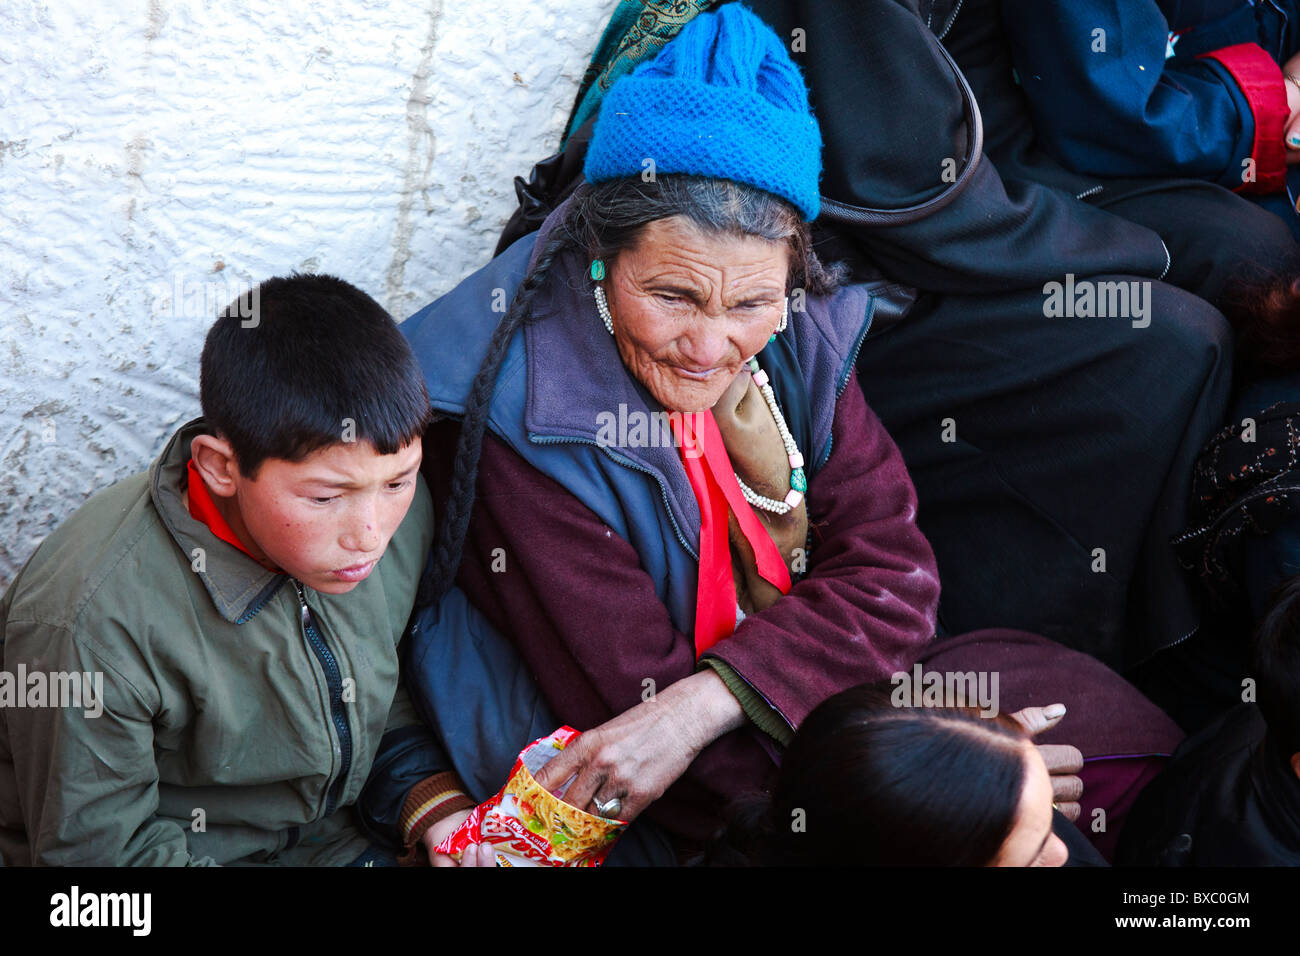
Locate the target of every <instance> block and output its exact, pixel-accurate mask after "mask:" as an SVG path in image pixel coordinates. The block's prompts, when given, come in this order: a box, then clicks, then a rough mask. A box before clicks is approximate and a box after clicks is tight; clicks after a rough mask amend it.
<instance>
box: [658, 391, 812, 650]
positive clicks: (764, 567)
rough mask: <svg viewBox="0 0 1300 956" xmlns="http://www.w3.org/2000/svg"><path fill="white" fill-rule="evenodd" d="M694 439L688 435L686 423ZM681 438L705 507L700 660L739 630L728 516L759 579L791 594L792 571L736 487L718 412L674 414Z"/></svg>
mask: <svg viewBox="0 0 1300 956" xmlns="http://www.w3.org/2000/svg"><path fill="white" fill-rule="evenodd" d="M688 418H689V419H690V420H691V422H692V423H693V424H694V426H695V427H694V434H687V433H686V428H687V424H686V420H687V419H688ZM668 420H669V421H670V422H672V424H673V431H674V432H675V433H676V437H677V450H678V454H680V455H681V459H682V464H683V465H685V466H686V477H687V478H688V479H689V480H690V483H691V490H692V491H693V492H695V500H696V501H697V502H699V505H700V578H699V584H698V585H697V586H696V590H695V657H696V659H699V657H700V656H701V655H703V654H704V652H705V651H707V650H708V649H709V648H710V647H712V646H713V645H714V644H716V643H718V641H720V640H722V639H723V638H724V637H727V636H728V635H729V634H731V633H732V631H734V630H735V629H736V582H735V580H734V579H733V577H732V574H731V543H730V540H729V538H728V536H727V511H728V510H730V511H732V512H733V513H734V514H735V515H736V520H737V522H738V523H739V524H740V530H741V532H742V533H743V534H744V535H745V539H746V540H747V541H749V546H750V547H751V548H753V549H754V558H755V563H756V565H757V567H758V573H759V576H761V577H762V578H763V580H765V581H767V582H768V583H770V584H772V585H773V586H774V587H777V588H779V589H780V591H781V593H782V594H788V593H790V569H789V568H787V567H786V565H785V561H784V560H782V558H781V553H780V552H779V551H778V550H777V548H776V542H774V541H773V540H772V536H771V535H770V534H768V533H767V529H766V528H764V527H763V523H762V522H761V521H759V520H758V516H757V515H755V514H754V510H753V508H751V507H750V504H749V502H748V501H746V500H745V496H744V494H743V493H742V492H741V490H740V485H738V484H737V483H736V473H735V471H734V470H733V469H732V467H731V459H730V458H729V457H728V456H727V448H726V446H725V445H724V444H723V443H722V433H721V432H720V431H718V423H717V421H716V420H715V419H714V417H713V411H712V410H711V409H710V410H707V411H703V412H698V413H696V414H693V415H669V416H668Z"/></svg>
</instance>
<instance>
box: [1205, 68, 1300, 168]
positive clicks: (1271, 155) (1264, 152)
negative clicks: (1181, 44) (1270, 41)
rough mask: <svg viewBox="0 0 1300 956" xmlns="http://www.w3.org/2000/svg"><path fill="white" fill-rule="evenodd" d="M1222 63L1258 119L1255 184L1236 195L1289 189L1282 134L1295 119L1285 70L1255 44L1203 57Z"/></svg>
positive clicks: (1252, 148)
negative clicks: (1288, 97) (1287, 122)
mask: <svg viewBox="0 0 1300 956" xmlns="http://www.w3.org/2000/svg"><path fill="white" fill-rule="evenodd" d="M1201 57H1208V58H1209V59H1212V60H1218V61H1219V63H1220V64H1222V65H1223V68H1224V69H1225V70H1227V71H1228V72H1229V73H1231V74H1232V78H1233V79H1234V80H1236V81H1237V85H1238V86H1239V87H1241V92H1242V94H1243V95H1244V96H1245V97H1246V102H1247V103H1249V104H1250V112H1251V114H1252V115H1253V116H1254V118H1255V142H1254V145H1253V146H1252V147H1251V158H1253V159H1254V160H1255V181H1254V182H1253V183H1242V184H1241V185H1240V186H1238V187H1236V188H1235V189H1234V190H1233V192H1244V193H1273V192H1279V191H1281V190H1283V189H1285V188H1286V146H1285V145H1284V144H1283V142H1282V134H1283V132H1284V131H1285V129H1286V121H1287V117H1288V116H1290V115H1291V111H1290V109H1289V108H1288V107H1287V102H1286V86H1285V83H1286V81H1285V80H1284V79H1283V78H1282V68H1281V67H1280V66H1278V65H1277V64H1276V63H1275V62H1274V61H1273V58H1272V57H1270V56H1269V55H1268V54H1267V53H1265V52H1264V51H1263V49H1261V48H1260V47H1259V46H1257V45H1256V44H1254V43H1237V44H1234V45H1233V46H1225V47H1224V48H1223V49H1221V50H1211V51H1210V52H1209V53H1202V54H1201Z"/></svg>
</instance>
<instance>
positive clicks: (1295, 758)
mask: <svg viewBox="0 0 1300 956" xmlns="http://www.w3.org/2000/svg"><path fill="white" fill-rule="evenodd" d="M1291 772H1292V773H1293V774H1295V775H1296V776H1297V777H1300V753H1294V754H1292V755H1291Z"/></svg>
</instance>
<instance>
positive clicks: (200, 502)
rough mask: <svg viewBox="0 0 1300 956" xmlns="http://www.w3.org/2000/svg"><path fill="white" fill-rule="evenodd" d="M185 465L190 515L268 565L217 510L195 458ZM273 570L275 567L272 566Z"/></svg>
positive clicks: (222, 538) (225, 540) (231, 543)
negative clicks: (187, 477)
mask: <svg viewBox="0 0 1300 956" xmlns="http://www.w3.org/2000/svg"><path fill="white" fill-rule="evenodd" d="M185 467H186V469H187V470H188V472H189V476H190V481H189V487H188V488H187V489H186V491H188V492H189V496H190V517H191V518H193V519H194V520H195V521H202V522H203V523H204V524H205V525H207V526H208V530H209V531H211V532H212V533H213V534H215V535H216V536H217V537H218V538H220V539H221V540H222V541H224V542H226V544H230V545H234V546H235V547H236V548H238V549H239V550H240V551H242V552H244V554H246V555H248V556H249V557H250V558H252V559H253V560H254V561H257V563H258V564H261V565H262V566H263V567H268V566H267V565H266V564H264V563H263V562H262V561H259V560H258V559H257V556H256V555H254V554H253V552H251V551H249V550H248V549H247V548H246V547H244V543H243V542H242V541H240V540H239V536H238V535H237V534H235V532H234V529H233V528H231V527H230V524H229V523H228V522H227V521H226V519H225V518H223V517H221V512H220V511H218V510H217V503H216V502H215V501H213V500H212V493H211V492H209V491H208V486H207V485H205V484H204V483H203V479H202V478H201V477H200V476H199V472H198V469H196V468H195V467H194V459H193V458H191V459H190V460H189V461H188V462H186V464H185ZM271 570H275V569H274V568H272V569H271Z"/></svg>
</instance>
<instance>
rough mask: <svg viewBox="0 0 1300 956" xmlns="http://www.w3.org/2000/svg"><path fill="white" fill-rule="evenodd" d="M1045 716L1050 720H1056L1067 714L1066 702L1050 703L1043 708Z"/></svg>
mask: <svg viewBox="0 0 1300 956" xmlns="http://www.w3.org/2000/svg"><path fill="white" fill-rule="evenodd" d="M1043 716H1044V717H1046V718H1047V719H1048V720H1055V719H1056V718H1057V717H1064V716H1065V705H1064V704H1049V705H1048V706H1047V707H1044V708H1043Z"/></svg>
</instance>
